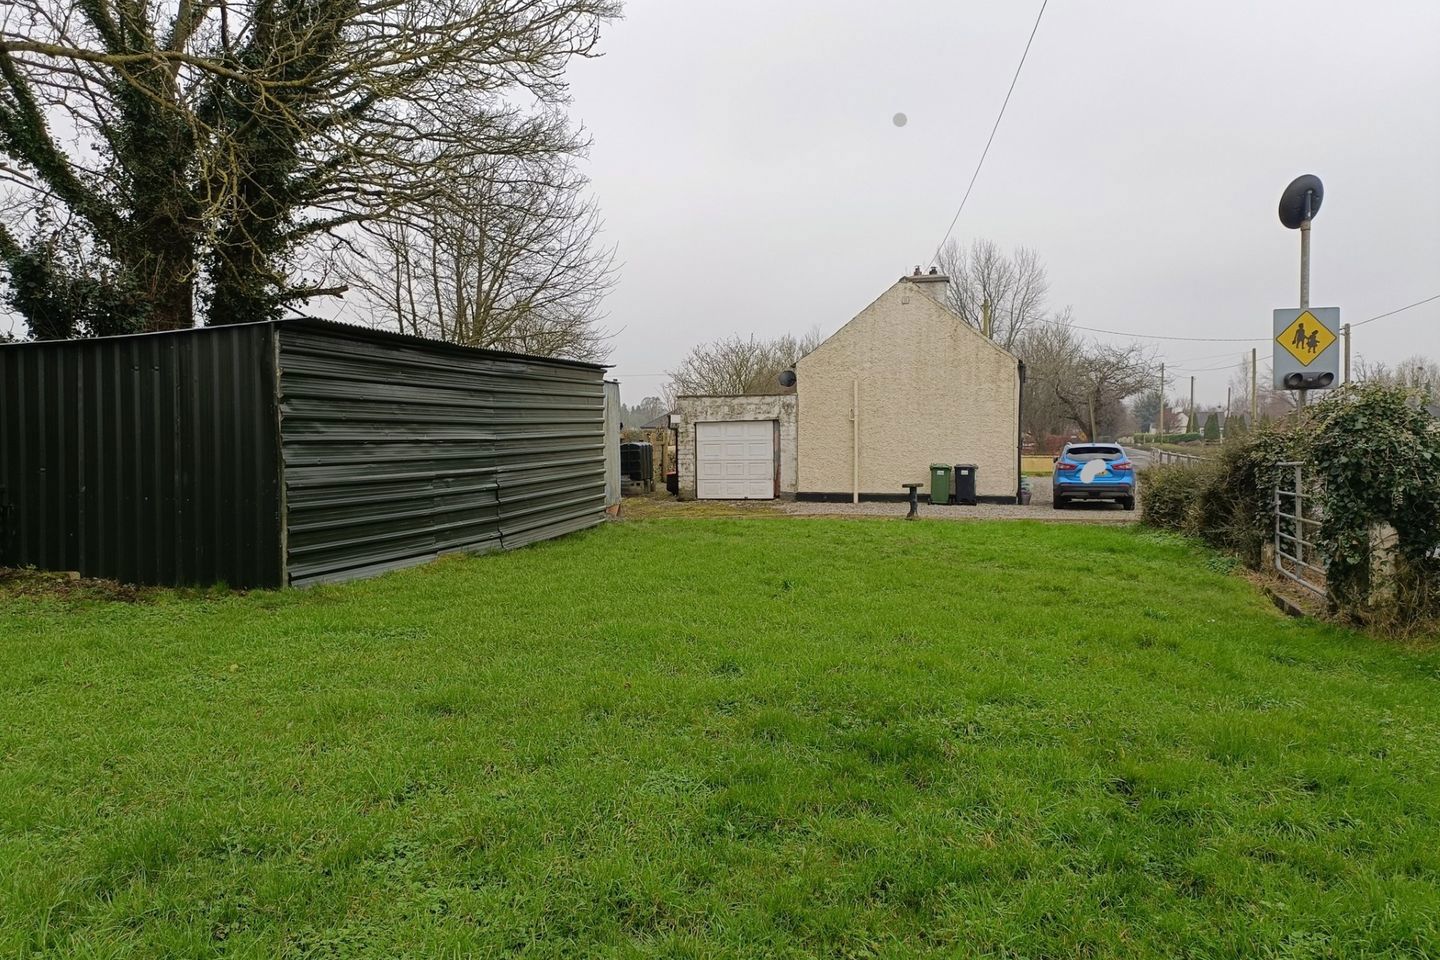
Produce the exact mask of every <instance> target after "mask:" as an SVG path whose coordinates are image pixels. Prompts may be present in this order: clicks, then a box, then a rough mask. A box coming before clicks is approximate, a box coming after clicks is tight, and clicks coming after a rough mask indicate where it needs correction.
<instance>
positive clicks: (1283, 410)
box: [1229, 354, 1296, 421]
mask: <svg viewBox="0 0 1440 960" xmlns="http://www.w3.org/2000/svg"><path fill="white" fill-rule="evenodd" d="M1254 374H1255V390H1256V393H1255V398H1254V404H1253V407H1252V401H1251V396H1250V375H1251V370H1250V355H1249V354H1244V355H1242V356H1241V357H1240V360H1239V362H1238V363H1236V365H1235V370H1234V372H1233V373H1231V374H1230V383H1229V387H1230V410H1231V412H1232V413H1233V414H1235V415H1236V416H1243V417H1245V418H1246V420H1247V421H1248V420H1249V419H1251V416H1250V414H1251V411H1252V409H1253V410H1254V412H1255V415H1256V418H1263V417H1269V418H1270V419H1272V420H1279V419H1281V418H1282V417H1285V416H1286V415H1288V414H1289V413H1291V412H1292V411H1294V410H1295V405H1296V398H1295V395H1294V393H1293V392H1292V391H1290V390H1276V389H1275V379H1274V374H1273V373H1272V372H1271V369H1270V361H1269V360H1259V361H1258V362H1257V364H1256V369H1255V371H1254Z"/></svg>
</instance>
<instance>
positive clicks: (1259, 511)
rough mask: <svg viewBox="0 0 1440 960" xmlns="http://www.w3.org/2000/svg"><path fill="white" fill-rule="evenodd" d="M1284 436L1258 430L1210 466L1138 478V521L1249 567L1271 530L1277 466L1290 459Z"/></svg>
mask: <svg viewBox="0 0 1440 960" xmlns="http://www.w3.org/2000/svg"><path fill="white" fill-rule="evenodd" d="M1292 445H1293V443H1292V441H1291V439H1290V438H1289V437H1288V436H1287V435H1286V434H1283V433H1279V432H1276V431H1274V430H1268V429H1266V430H1261V431H1258V432H1256V433H1254V434H1248V435H1242V436H1240V437H1236V438H1234V439H1233V440H1231V441H1228V442H1226V443H1225V444H1224V445H1222V446H1221V447H1220V451H1219V453H1218V454H1217V456H1215V457H1214V458H1213V459H1211V460H1207V461H1205V462H1203V463H1197V464H1190V465H1184V466H1182V465H1179V464H1175V465H1163V466H1156V467H1151V468H1149V469H1148V470H1145V471H1144V472H1143V474H1142V477H1141V481H1140V486H1141V490H1142V496H1141V498H1140V504H1141V511H1140V521H1141V522H1142V523H1145V524H1147V525H1149V526H1152V527H1158V528H1160V529H1162V530H1176V531H1179V532H1181V533H1185V534H1188V535H1189V536H1192V537H1197V538H1199V539H1201V540H1204V541H1205V542H1206V543H1208V544H1210V545H1211V546H1213V547H1219V548H1221V549H1223V550H1231V551H1233V552H1234V553H1236V554H1237V555H1238V556H1239V558H1240V559H1241V560H1242V561H1244V562H1245V563H1246V564H1248V565H1249V566H1251V567H1258V566H1259V565H1260V559H1261V551H1262V549H1263V548H1264V545H1265V542H1266V540H1267V538H1268V537H1269V535H1270V531H1271V529H1272V528H1273V524H1274V516H1273V514H1272V512H1271V510H1272V506H1273V493H1272V491H1273V490H1274V487H1275V480H1276V468H1275V464H1277V463H1280V462H1282V461H1284V460H1286V459H1287V458H1289V457H1290V455H1291V454H1290V449H1291V447H1292Z"/></svg>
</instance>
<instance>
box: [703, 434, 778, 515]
mask: <svg viewBox="0 0 1440 960" xmlns="http://www.w3.org/2000/svg"><path fill="white" fill-rule="evenodd" d="M695 448H696V450H695V453H696V456H695V466H696V475H695V496H697V497H698V498H699V499H701V500H773V499H775V421H773V420H731V421H726V422H722V423H697V424H695Z"/></svg>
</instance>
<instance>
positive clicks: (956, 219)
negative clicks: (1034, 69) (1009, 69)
mask: <svg viewBox="0 0 1440 960" xmlns="http://www.w3.org/2000/svg"><path fill="white" fill-rule="evenodd" d="M1049 2H1050V0H1041V3H1040V12H1039V13H1037V14H1035V25H1034V26H1033V27H1031V28H1030V38H1029V39H1028V40H1026V41H1025V50H1024V52H1022V53H1021V54H1020V62H1019V63H1018V64H1016V65H1015V75H1014V76H1013V77H1011V78H1010V89H1008V90H1006V91H1005V100H1004V101H1003V102H1002V103H1001V104H1000V112H999V113H998V114H997V115H996V116H995V125H994V126H992V127H991V128H990V137H989V139H987V140H986V141H985V149H984V150H981V151H980V162H979V163H977V164H975V172H974V173H972V174H970V184H969V186H967V187H966V188H965V195H964V196H963V197H961V198H960V206H959V207H957V208H956V210H955V216H953V217H951V218H950V226H948V227H946V228H945V236H943V237H941V238H940V242H939V243H938V244H936V246H935V255H934V256H933V257H931V258H930V262H931V263H934V262H935V261H936V260H938V259H940V251H941V249H942V248H943V247H944V246H945V241H946V240H949V239H950V234H951V233H953V232H954V230H955V224H957V223H959V222H960V213H961V211H963V210H964V209H965V202H966V201H967V200H969V199H970V191H972V190H974V189H975V181H976V180H977V179H978V178H979V177H980V168H981V167H983V166H985V158H986V156H988V155H989V153H990V144H992V143H994V142H995V133H996V132H997V131H998V130H999V129H1000V121H1001V120H1004V119H1005V108H1006V107H1008V106H1009V105H1010V94H1012V93H1014V92H1015V83H1016V81H1018V80H1019V79H1020V71H1021V70H1022V69H1023V68H1024V67H1025V58H1026V57H1028V56H1030V44H1032V43H1034V42H1035V31H1037V30H1039V29H1040V18H1041V17H1043V16H1045V7H1046V5H1048V4H1049Z"/></svg>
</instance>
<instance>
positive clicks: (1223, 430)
mask: <svg viewBox="0 0 1440 960" xmlns="http://www.w3.org/2000/svg"><path fill="white" fill-rule="evenodd" d="M1234 392H1235V388H1234V387H1226V388H1225V422H1224V423H1222V424H1221V425H1220V436H1222V437H1223V436H1225V435H1226V434H1227V433H1229V432H1230V399H1231V395H1232V394H1233V393H1234Z"/></svg>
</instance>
